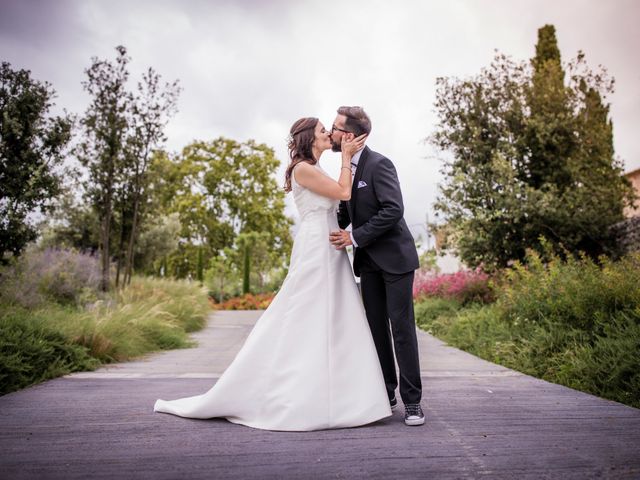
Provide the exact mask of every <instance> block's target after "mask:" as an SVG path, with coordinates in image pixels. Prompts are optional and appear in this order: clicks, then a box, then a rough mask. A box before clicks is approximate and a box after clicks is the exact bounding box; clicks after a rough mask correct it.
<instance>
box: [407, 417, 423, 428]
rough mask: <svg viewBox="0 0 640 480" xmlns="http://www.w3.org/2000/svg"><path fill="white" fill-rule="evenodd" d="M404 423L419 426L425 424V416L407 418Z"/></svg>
mask: <svg viewBox="0 0 640 480" xmlns="http://www.w3.org/2000/svg"><path fill="white" fill-rule="evenodd" d="M404 423H405V425H408V426H410V427H419V426H420V425H424V417H422V418H416V419H411V420H405V421H404Z"/></svg>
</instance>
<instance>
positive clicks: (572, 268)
mask: <svg viewBox="0 0 640 480" xmlns="http://www.w3.org/2000/svg"><path fill="white" fill-rule="evenodd" d="M528 259H529V262H528V264H527V265H526V266H524V265H520V264H517V265H515V267H514V269H513V270H512V271H511V272H508V273H507V274H506V275H505V277H504V279H503V281H502V283H501V285H500V286H499V287H498V288H497V295H498V299H497V301H496V303H494V304H492V305H486V306H480V305H473V306H470V307H465V308H457V309H456V308H455V305H447V304H445V303H442V302H436V301H434V300H433V299H427V300H424V301H422V302H420V303H418V304H417V305H416V322H417V324H418V325H419V326H420V327H421V328H423V329H425V330H428V331H431V332H432V333H433V334H434V335H436V336H438V337H440V338H441V339H443V340H444V341H446V342H448V343H449V344H451V345H454V346H456V347H458V348H461V349H463V350H466V351H468V352H470V353H473V354H475V355H478V356H479V357H481V358H484V359H486V360H489V361H492V362H495V363H499V364H502V365H505V366H507V367H510V368H513V369H515V370H519V371H521V372H524V373H527V374H529V375H533V376H536V377H539V378H543V379H545V380H548V381H551V382H555V383H560V384H562V385H566V386H569V387H572V388H576V389H578V390H582V391H585V392H589V393H593V394H595V395H599V396H602V397H605V398H609V399H612V400H616V401H619V402H623V403H625V404H627V405H631V406H635V407H640V355H638V352H640V288H639V287H638V285H640V254H633V255H628V256H626V257H624V258H622V259H621V260H620V261H617V262H613V261H610V260H607V259H601V265H596V264H595V263H594V262H592V261H591V260H589V259H588V258H581V259H572V258H569V259H568V260H566V261H561V260H559V259H558V258H555V257H554V258H551V259H550V261H549V262H548V263H546V264H544V263H543V262H542V261H541V260H540V257H538V256H537V255H536V254H534V253H531V254H530V255H529V257H528Z"/></svg>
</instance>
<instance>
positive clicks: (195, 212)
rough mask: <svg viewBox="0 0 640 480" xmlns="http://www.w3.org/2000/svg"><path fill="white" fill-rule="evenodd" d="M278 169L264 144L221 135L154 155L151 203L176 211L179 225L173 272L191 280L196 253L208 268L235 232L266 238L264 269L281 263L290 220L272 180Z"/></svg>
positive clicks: (234, 238) (234, 242) (234, 241)
mask: <svg viewBox="0 0 640 480" xmlns="http://www.w3.org/2000/svg"><path fill="white" fill-rule="evenodd" d="M278 165H279V161H278V160H277V159H276V157H275V155H274V152H273V150H272V149H271V148H269V147H267V146H266V145H264V144H256V143H255V142H254V141H252V140H249V141H247V142H245V143H240V142H237V141H235V140H231V139H226V138H222V137H220V138H218V139H216V140H213V141H211V142H194V143H192V144H190V145H188V146H186V147H185V148H184V149H183V150H182V153H181V154H180V155H177V156H174V157H173V158H170V157H169V156H167V155H162V154H158V156H157V157H156V158H155V160H154V164H153V166H152V170H153V178H154V181H153V182H152V186H151V189H152V196H153V199H154V202H156V203H157V204H158V205H162V207H161V208H162V209H163V211H165V212H177V213H178V214H179V216H180V222H181V224H182V231H181V233H180V237H181V239H180V247H179V248H178V250H177V251H175V252H174V253H173V257H175V258H173V259H170V264H171V265H172V266H173V267H174V268H173V270H172V271H173V272H174V274H176V275H177V276H186V275H187V274H188V273H191V274H192V275H193V276H195V275H196V269H197V258H198V257H197V255H198V253H197V252H198V249H200V248H201V247H202V249H203V250H202V252H203V262H204V264H210V262H211V259H212V258H213V257H216V256H218V255H221V254H222V252H223V251H224V249H225V248H234V247H236V248H237V247H238V245H239V244H238V243H237V237H238V236H239V235H240V234H241V233H245V234H249V233H250V232H260V233H261V234H264V235H266V237H265V242H266V243H267V244H268V245H269V247H270V248H269V250H270V252H271V253H270V255H269V256H268V258H269V261H270V265H269V267H268V268H272V267H276V266H279V265H280V264H282V263H283V262H284V259H285V257H287V256H288V255H289V251H290V244H291V240H290V235H289V227H290V225H291V220H290V219H289V218H288V217H286V215H285V214H284V193H283V191H282V190H281V189H280V187H279V185H278V182H277V181H276V180H275V178H274V176H273V175H274V173H275V171H276V169H277V167H278ZM261 258H263V257H261ZM250 264H251V265H253V264H252V263H251V262H250ZM260 268H267V267H266V266H265V264H262V266H261V267H260ZM239 270H242V268H239Z"/></svg>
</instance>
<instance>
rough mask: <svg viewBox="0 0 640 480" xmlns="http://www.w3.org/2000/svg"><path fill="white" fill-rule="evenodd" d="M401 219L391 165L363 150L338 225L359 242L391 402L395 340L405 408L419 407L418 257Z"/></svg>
mask: <svg viewBox="0 0 640 480" xmlns="http://www.w3.org/2000/svg"><path fill="white" fill-rule="evenodd" d="M403 215H404V205H403V203H402V193H401V191H400V183H399V182H398V176H397V174H396V169H395V167H394V165H393V163H392V162H391V160H389V159H388V158H386V157H385V156H383V155H381V154H379V153H377V152H374V151H373V150H371V149H369V147H364V149H363V151H362V154H361V155H360V159H359V162H358V167H357V169H356V172H355V175H354V178H353V187H352V192H351V200H349V201H347V202H340V206H339V209H338V224H339V225H340V228H343V229H344V228H346V227H347V226H348V225H349V224H351V228H352V235H353V239H354V240H355V243H356V244H357V247H355V250H354V260H353V270H354V273H355V274H356V276H359V277H360V286H361V290H362V299H363V303H364V308H365V310H366V313H367V320H368V321H369V327H370V328H371V334H372V335H373V340H374V343H375V345H376V349H377V351H378V358H379V359H380V366H381V367H382V373H383V375H384V380H385V383H386V386H387V393H388V394H389V398H392V397H393V395H394V391H395V389H396V387H397V386H398V378H397V376H396V369H395V363H394V359H393V348H392V339H393V346H395V352H396V359H397V361H398V367H399V370H400V396H401V397H402V400H403V402H404V403H405V404H407V403H420V399H421V396H422V382H421V380H420V362H419V359H418V344H417V339H416V330H415V319H414V314H413V296H412V293H413V276H414V270H415V269H417V268H418V266H419V262H418V253H417V251H416V247H415V243H414V241H413V237H412V236H411V232H410V231H409V228H408V227H407V223H406V222H405V220H404V218H403ZM389 325H390V326H391V331H390V329H389ZM391 333H393V335H391Z"/></svg>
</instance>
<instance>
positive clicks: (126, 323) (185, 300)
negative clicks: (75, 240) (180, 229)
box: [0, 252, 211, 394]
mask: <svg viewBox="0 0 640 480" xmlns="http://www.w3.org/2000/svg"><path fill="white" fill-rule="evenodd" d="M34 255H39V253H35V254H34ZM46 255H49V254H48V253H46V252H44V253H43V257H45V256H46ZM77 255H82V254H77ZM85 260H86V259H82V258H81V259H75V260H72V261H69V262H67V263H66V265H67V267H68V269H67V270H66V273H65V270H64V268H61V267H58V265H59V264H58V263H57V262H55V261H52V262H51V265H52V269H53V271H54V272H59V273H56V275H58V277H57V278H64V279H65V280H64V281H65V282H66V283H64V285H59V286H54V284H53V283H51V282H49V281H46V282H44V283H43V282H42V280H40V278H39V277H38V276H37V275H34V274H33V272H34V271H36V269H33V268H32V265H39V267H38V268H39V269H42V270H44V273H45V276H46V268H45V266H46V263H44V262H41V261H40V260H38V259H31V260H30V263H29V264H26V265H25V264H22V265H14V266H13V267H9V268H7V269H5V270H3V271H2V276H0V282H1V283H0V286H4V285H9V287H10V288H8V289H6V290H3V293H2V295H0V394H5V393H8V392H11V391H15V390H18V389H20V388H23V387H25V386H28V385H32V384H34V383H38V382H40V381H43V380H47V379H50V378H54V377H57V376H60V375H64V374H67V373H70V372H74V371H82V370H91V369H94V368H96V367H97V366H99V365H101V364H104V363H110V362H118V361H125V360H129V359H131V358H135V357H138V356H140V355H143V354H145V353H148V352H152V351H156V350H165V349H173V348H184V347H188V346H190V345H191V342H190V340H189V338H188V333H189V332H193V331H195V330H198V329H200V328H202V327H203V326H204V323H205V320H206V315H207V313H209V312H210V311H211V310H210V307H209V305H208V301H207V295H206V290H205V289H203V288H202V287H199V286H198V285H197V284H196V283H190V282H188V281H176V280H163V279H154V278H139V277H134V278H133V280H132V282H131V285H129V286H127V287H126V288H125V289H123V290H119V291H114V292H111V293H110V294H108V295H104V294H100V293H99V292H97V290H93V289H92V286H91V284H87V283H84V282H82V281H79V280H78V278H75V277H74V272H76V271H75V270H74V268H73V267H69V265H72V266H73V265H80V266H81V267H80V268H81V269H82V268H84V267H82V265H84V263H83V262H85ZM25 262H26V260H25ZM7 272H11V273H12V275H13V276H7V275H6V274H7ZM47 278H53V277H47ZM80 278H82V277H80ZM21 279H22V282H23V285H24V288H25V291H28V292H33V294H34V295H36V296H37V297H38V298H37V299H36V300H34V301H31V300H30V299H29V298H28V296H27V295H26V294H25V293H24V292H21V291H20V289H19V285H20V280H21ZM68 285H76V287H75V288H70V287H68ZM95 287H96V288H97V283H96V284H95ZM51 292H68V294H67V293H65V295H62V296H61V295H58V294H57V293H56V294H52V293H51Z"/></svg>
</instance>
